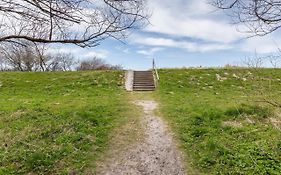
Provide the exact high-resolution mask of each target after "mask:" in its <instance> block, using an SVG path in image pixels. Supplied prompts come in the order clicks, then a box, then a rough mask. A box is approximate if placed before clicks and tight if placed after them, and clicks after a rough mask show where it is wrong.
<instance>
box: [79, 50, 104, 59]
mask: <svg viewBox="0 0 281 175" xmlns="http://www.w3.org/2000/svg"><path fill="white" fill-rule="evenodd" d="M108 54H109V52H108V51H107V50H97V51H89V52H87V53H86V54H85V55H84V56H83V57H85V58H94V57H97V58H106V57H107V56H108Z"/></svg>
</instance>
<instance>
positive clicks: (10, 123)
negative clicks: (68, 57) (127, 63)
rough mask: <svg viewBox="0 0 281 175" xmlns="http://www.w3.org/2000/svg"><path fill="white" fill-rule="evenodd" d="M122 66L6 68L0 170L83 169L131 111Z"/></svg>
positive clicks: (0, 93) (0, 83) (0, 104)
mask: <svg viewBox="0 0 281 175" xmlns="http://www.w3.org/2000/svg"><path fill="white" fill-rule="evenodd" d="M122 78H123V72H122V71H97V72H59V73H0V145H1V146H0V160H1V161H0V174H28V173H30V174H68V173H71V172H77V173H82V172H83V171H84V169H85V167H87V165H88V164H89V163H91V162H92V161H94V160H96V158H97V157H98V155H99V154H100V152H102V151H104V149H105V148H106V144H107V141H108V134H109V133H110V132H111V131H112V129H113V128H115V127H116V126H118V125H119V123H120V122H121V120H124V119H125V118H126V117H125V112H126V111H128V105H127V102H126V101H127V99H125V96H124V90H123V87H122Z"/></svg>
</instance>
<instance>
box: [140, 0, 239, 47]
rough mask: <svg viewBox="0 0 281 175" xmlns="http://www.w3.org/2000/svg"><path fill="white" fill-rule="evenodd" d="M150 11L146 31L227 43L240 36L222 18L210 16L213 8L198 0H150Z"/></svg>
mask: <svg viewBox="0 0 281 175" xmlns="http://www.w3.org/2000/svg"><path fill="white" fill-rule="evenodd" d="M149 4H150V6H151V7H152V9H153V14H152V17H151V19H150V22H151V24H152V25H149V26H147V27H146V28H145V31H148V32H157V33H162V34H168V35H174V36H180V37H190V38H196V39H200V40H203V41H212V42H220V43H231V42H234V41H236V40H238V39H240V38H241V37H242V34H241V33H239V32H237V31H236V29H235V27H234V26H232V25H230V24H228V22H227V21H224V20H222V19H223V18H214V16H216V14H213V13H211V11H212V10H213V8H212V7H211V6H210V5H208V4H207V3H206V2H204V1H200V2H198V0H189V1H183V0H173V1H170V0H169V1H168V0H164V1H163V0H150V1H149Z"/></svg>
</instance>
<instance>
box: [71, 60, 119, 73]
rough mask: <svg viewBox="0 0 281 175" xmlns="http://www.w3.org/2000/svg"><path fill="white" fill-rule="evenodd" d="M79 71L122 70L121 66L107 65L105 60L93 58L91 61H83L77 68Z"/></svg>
mask: <svg viewBox="0 0 281 175" xmlns="http://www.w3.org/2000/svg"><path fill="white" fill-rule="evenodd" d="M76 69H77V70H78V71H85V70H118V69H122V67H121V66H120V65H110V64H107V63H106V62H105V61H104V60H102V59H99V58H96V57H95V58H92V59H89V60H83V61H81V62H80V63H79V66H78V67H77V68H76Z"/></svg>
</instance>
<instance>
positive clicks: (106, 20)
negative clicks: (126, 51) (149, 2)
mask: <svg viewBox="0 0 281 175" xmlns="http://www.w3.org/2000/svg"><path fill="white" fill-rule="evenodd" d="M145 6H146V0H1V1H0V22H1V23H0V30H1V33H0V43H1V42H19V41H22V40H26V41H31V42H36V43H66V44H67V43H72V44H76V45H79V46H81V47H94V46H97V45H99V43H100V42H101V41H102V40H104V39H106V38H108V37H113V38H116V39H121V38H123V37H124V36H125V35H124V34H125V32H126V31H127V30H128V29H132V28H138V27H141V26H142V25H144V24H145V22H146V20H147V17H148V15H147V11H146V8H145Z"/></svg>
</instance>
